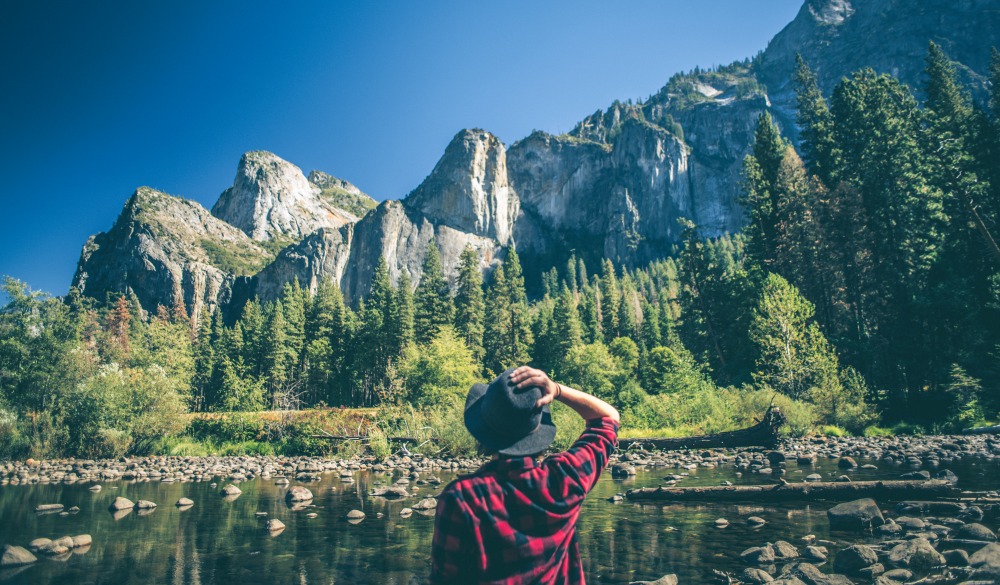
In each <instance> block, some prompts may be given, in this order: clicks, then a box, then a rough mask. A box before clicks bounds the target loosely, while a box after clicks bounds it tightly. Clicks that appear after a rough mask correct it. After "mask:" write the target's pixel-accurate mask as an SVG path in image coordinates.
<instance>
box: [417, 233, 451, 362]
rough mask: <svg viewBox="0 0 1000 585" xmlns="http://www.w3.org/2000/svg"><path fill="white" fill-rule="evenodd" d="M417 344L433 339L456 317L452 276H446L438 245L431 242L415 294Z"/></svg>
mask: <svg viewBox="0 0 1000 585" xmlns="http://www.w3.org/2000/svg"><path fill="white" fill-rule="evenodd" d="M415 307H416V311H415V317H414V323H415V327H416V336H417V343H420V344H424V343H427V342H429V341H430V340H431V339H433V338H434V336H435V335H437V332H438V330H440V329H441V327H443V326H445V325H450V324H451V323H452V321H453V320H454V318H455V305H454V303H453V302H452V299H451V290H450V289H449V287H448V279H447V278H445V276H444V268H443V267H442V266H441V257H440V256H439V255H438V250H437V244H435V243H434V242H433V241H431V243H430V245H428V246H427V255H426V256H425V257H424V265H423V273H422V275H421V276H420V283H419V284H418V285H417V292H416V297H415Z"/></svg>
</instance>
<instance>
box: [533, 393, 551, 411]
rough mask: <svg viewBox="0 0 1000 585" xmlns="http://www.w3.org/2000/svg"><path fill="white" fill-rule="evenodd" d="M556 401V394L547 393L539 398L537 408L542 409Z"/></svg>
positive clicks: (536, 403)
mask: <svg viewBox="0 0 1000 585" xmlns="http://www.w3.org/2000/svg"><path fill="white" fill-rule="evenodd" d="M555 399H556V395H555V393H553V392H545V393H544V394H542V397H541V398H539V399H538V400H537V401H535V408H541V407H543V406H545V405H546V404H550V403H551V402H552V401H553V400H555Z"/></svg>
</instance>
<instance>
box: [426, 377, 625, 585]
mask: <svg viewBox="0 0 1000 585" xmlns="http://www.w3.org/2000/svg"><path fill="white" fill-rule="evenodd" d="M508 382H509V383H508ZM514 385H517V386H519V387H520V388H516V387H514ZM480 386H481V385H480ZM511 388H513V391H511V390H510V389H511ZM505 389H506V392H505ZM488 390H489V391H492V396H491V398H492V400H486V401H485V402H483V400H482V399H483V398H486V395H487V394H489V393H490V392H488ZM531 391H534V394H530V392H531ZM522 392H528V393H529V394H528V396H525V397H521V398H523V399H524V400H527V399H528V398H529V397H530V401H529V402H528V403H527V406H525V405H523V404H522V409H526V410H531V406H535V410H536V411H538V412H539V413H540V416H539V417H536V422H529V423H527V426H524V425H520V423H519V422H518V421H519V417H520V416H522V414H523V413H518V412H515V411H512V410H510V408H509V406H510V405H509V404H507V402H508V401H510V400H513V401H515V402H516V401H517V400H518V398H519V394H520V393H522ZM497 396H499V398H497ZM557 397H558V398H559V400H561V401H562V402H564V403H566V404H567V405H568V406H570V407H571V408H573V409H575V410H576V411H577V412H578V413H580V415H581V416H583V417H584V418H585V419H587V428H586V429H585V430H584V432H583V434H582V435H581V436H580V438H579V439H577V441H576V442H575V443H574V444H573V445H572V446H571V447H570V448H569V449H568V450H567V451H564V452H562V453H558V454H556V455H553V456H551V457H548V458H546V459H544V460H542V461H540V462H536V460H535V457H533V456H532V455H529V454H525V453H538V452H540V451H543V450H544V449H545V448H546V447H548V445H549V444H550V443H551V441H552V439H553V438H554V436H555V427H554V426H553V425H552V424H551V419H550V418H548V413H547V407H546V405H547V404H548V403H549V402H551V401H552V399H553V398H557ZM477 401H478V402H479V403H480V404H478V405H477V404H476V402H477ZM498 402H500V403H502V404H500V405H499V406H498V404H497V403H498ZM484 405H485V406H484ZM515 410H516V409H515ZM466 425H467V427H469V430H470V432H471V433H472V434H473V436H475V437H476V439H477V440H478V441H480V443H481V444H483V445H484V446H485V447H486V448H487V449H492V450H493V451H495V452H497V453H498V454H499V456H498V458H497V459H495V460H494V461H491V462H490V463H487V464H486V465H484V466H483V467H482V468H480V469H479V470H478V471H477V472H476V473H474V474H472V475H467V476H463V477H460V478H458V479H456V480H455V481H453V482H452V483H451V484H449V485H448V486H447V487H446V488H445V489H444V491H443V492H442V493H441V495H440V497H439V501H438V511H437V512H438V513H437V520H436V524H435V532H434V548H433V552H432V572H431V581H432V582H433V583H511V584H521V583H524V584H527V583H583V566H582V562H581V559H580V553H579V548H578V545H577V539H576V521H577V518H578V516H579V513H580V506H581V504H582V503H583V499H584V497H585V496H586V495H587V493H588V492H589V491H590V489H591V488H592V487H593V486H594V483H595V482H596V481H597V478H598V477H599V475H600V473H601V471H602V470H603V469H604V467H605V466H606V465H607V462H608V458H609V457H610V455H611V453H612V451H613V449H614V445H615V442H616V439H617V432H618V413H617V411H616V410H615V409H614V408H613V407H611V406H610V405H608V404H606V403H604V402H603V401H600V400H599V399H597V398H594V397H593V396H590V395H587V394H584V393H583V392H579V391H577V390H573V389H571V388H566V387H563V386H560V385H557V384H555V383H553V382H552V381H551V380H549V379H548V377H547V376H545V374H544V373H542V372H540V371H539V370H533V369H530V368H518V369H517V370H509V371H507V372H504V374H501V376H500V377H499V378H497V380H495V381H494V382H493V383H492V384H490V386H489V388H488V389H487V387H485V386H481V387H479V388H476V387H474V388H473V390H472V391H470V396H469V400H468V401H467V405H466Z"/></svg>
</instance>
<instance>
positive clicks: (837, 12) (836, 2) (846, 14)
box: [803, 0, 854, 25]
mask: <svg viewBox="0 0 1000 585" xmlns="http://www.w3.org/2000/svg"><path fill="white" fill-rule="evenodd" d="M803 9H805V10H808V11H809V13H810V14H811V15H812V17H813V18H814V19H815V20H816V22H817V23H818V24H824V25H838V24H842V23H843V22H844V21H845V20H847V19H848V18H850V16H851V15H852V14H854V7H853V6H851V2H850V1H849V0H809V1H808V2H806V4H805V6H804V7H803Z"/></svg>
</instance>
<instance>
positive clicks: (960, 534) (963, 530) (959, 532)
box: [952, 522, 997, 542]
mask: <svg viewBox="0 0 1000 585" xmlns="http://www.w3.org/2000/svg"><path fill="white" fill-rule="evenodd" d="M952 537H953V538H962V539H967V540H984V541H986V542H996V541H997V535H996V534H995V533H994V532H993V531H992V530H990V529H989V528H987V527H985V526H983V525H982V524H979V523H976V522H973V523H972V524H966V525H964V526H959V527H958V528H956V529H955V532H954V533H953V534H952Z"/></svg>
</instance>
